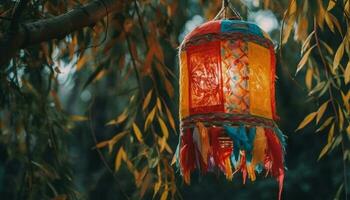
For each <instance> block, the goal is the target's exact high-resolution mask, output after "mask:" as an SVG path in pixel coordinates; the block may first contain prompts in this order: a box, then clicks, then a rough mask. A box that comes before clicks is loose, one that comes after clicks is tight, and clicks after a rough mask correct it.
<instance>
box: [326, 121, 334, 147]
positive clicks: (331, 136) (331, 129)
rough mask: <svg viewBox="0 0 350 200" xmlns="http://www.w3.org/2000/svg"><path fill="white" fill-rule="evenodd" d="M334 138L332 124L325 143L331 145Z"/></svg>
mask: <svg viewBox="0 0 350 200" xmlns="http://www.w3.org/2000/svg"><path fill="white" fill-rule="evenodd" d="M333 137H334V123H333V124H332V126H331V128H330V129H329V132H328V137H327V141H328V143H331V142H332V140H333Z"/></svg>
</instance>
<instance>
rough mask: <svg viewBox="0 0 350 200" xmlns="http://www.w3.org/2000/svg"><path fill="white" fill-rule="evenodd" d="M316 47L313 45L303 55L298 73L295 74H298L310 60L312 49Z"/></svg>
mask: <svg viewBox="0 0 350 200" xmlns="http://www.w3.org/2000/svg"><path fill="white" fill-rule="evenodd" d="M315 47H316V45H313V46H312V47H310V48H309V49H308V50H307V51H306V52H305V53H304V55H303V57H302V58H301V60H300V62H299V64H298V66H297V71H296V72H295V74H297V73H298V72H299V71H300V70H301V69H302V68H303V67H304V65H305V63H306V61H307V59H308V58H309V56H310V53H311V51H312V49H314V48H315Z"/></svg>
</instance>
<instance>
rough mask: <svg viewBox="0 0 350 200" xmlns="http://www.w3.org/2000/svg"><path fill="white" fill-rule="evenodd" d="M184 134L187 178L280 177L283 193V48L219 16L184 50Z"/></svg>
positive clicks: (181, 161)
mask: <svg viewBox="0 0 350 200" xmlns="http://www.w3.org/2000/svg"><path fill="white" fill-rule="evenodd" d="M179 60H180V108H179V111H180V121H181V126H180V127H181V135H180V140H179V145H178V149H177V151H176V155H175V156H176V158H177V166H178V168H179V170H180V172H181V175H182V176H183V178H184V181H185V182H186V183H188V184H189V183H190V175H191V172H193V171H194V170H195V169H197V170H200V171H201V172H202V173H206V172H210V171H217V170H219V171H222V172H223V173H224V174H225V176H226V177H227V179H230V180H231V179H232V177H233V175H234V174H235V173H237V172H241V173H242V175H243V182H244V183H245V181H246V178H247V177H249V179H250V180H252V181H254V180H255V177H256V172H258V173H261V171H262V170H265V171H266V173H269V174H272V176H274V177H275V178H276V179H277V180H278V182H279V186H280V193H279V194H280V195H281V191H282V185H283V178H284V145H285V137H284V135H283V134H282V132H281V131H280V130H279V129H278V127H277V125H276V124H275V122H274V120H276V119H277V118H278V117H277V114H276V106H275V53H274V49H273V44H272V42H271V40H270V39H269V37H268V35H267V34H266V33H264V32H263V31H262V30H261V29H260V28H259V27H258V26H257V25H255V24H253V23H249V22H245V21H242V20H213V21H209V22H207V23H204V24H202V25H201V26H199V27H197V28H196V29H195V30H193V31H192V32H191V33H189V34H188V35H187V36H186V37H185V39H184V41H183V43H182V45H181V46H180V50H179Z"/></svg>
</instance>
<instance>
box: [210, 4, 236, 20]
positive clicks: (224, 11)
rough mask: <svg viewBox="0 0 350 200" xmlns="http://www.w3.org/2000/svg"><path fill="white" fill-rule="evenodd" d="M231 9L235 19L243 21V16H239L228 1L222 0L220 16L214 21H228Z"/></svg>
mask: <svg viewBox="0 0 350 200" xmlns="http://www.w3.org/2000/svg"><path fill="white" fill-rule="evenodd" d="M228 8H229V9H230V10H231V11H232V13H233V17H232V18H233V19H239V20H242V16H241V15H240V14H239V12H238V11H237V10H236V9H234V8H233V7H231V5H230V3H229V1H228V0H222V7H221V9H220V10H219V12H218V14H217V15H216V16H215V17H214V20H217V19H227V9H228Z"/></svg>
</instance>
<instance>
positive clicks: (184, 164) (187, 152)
mask: <svg viewBox="0 0 350 200" xmlns="http://www.w3.org/2000/svg"><path fill="white" fill-rule="evenodd" d="M181 144H182V147H181V150H180V166H181V171H182V175H183V177H184V181H185V183H187V184H190V180H191V172H192V171H193V170H194V169H195V166H196V155H195V147H194V143H193V138H192V131H191V130H190V129H188V130H187V131H186V132H185V133H183V135H182V136H181Z"/></svg>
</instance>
